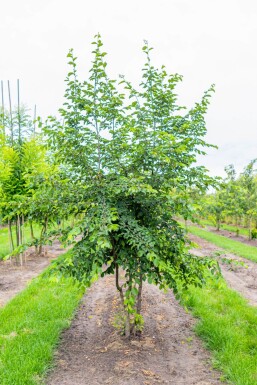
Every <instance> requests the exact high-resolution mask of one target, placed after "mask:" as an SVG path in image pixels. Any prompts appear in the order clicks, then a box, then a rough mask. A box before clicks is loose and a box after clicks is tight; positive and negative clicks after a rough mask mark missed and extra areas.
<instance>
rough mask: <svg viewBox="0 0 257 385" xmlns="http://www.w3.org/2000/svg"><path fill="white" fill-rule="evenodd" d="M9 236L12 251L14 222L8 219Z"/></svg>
mask: <svg viewBox="0 0 257 385" xmlns="http://www.w3.org/2000/svg"><path fill="white" fill-rule="evenodd" d="M8 236H9V243H10V252H12V251H13V250H14V243H13V235H12V222H11V221H10V219H8Z"/></svg>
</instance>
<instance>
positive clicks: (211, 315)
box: [182, 279, 257, 385]
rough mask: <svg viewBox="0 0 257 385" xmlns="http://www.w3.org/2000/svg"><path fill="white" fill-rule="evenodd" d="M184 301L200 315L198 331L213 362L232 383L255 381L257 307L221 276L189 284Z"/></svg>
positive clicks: (251, 384)
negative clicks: (195, 285)
mask: <svg viewBox="0 0 257 385" xmlns="http://www.w3.org/2000/svg"><path fill="white" fill-rule="evenodd" d="M182 298H183V299H182V300H183V302H184V304H185V305H186V306H187V307H189V308H190V309H191V310H192V313H193V315H194V316H196V317H198V318H199V322H198V323H197V325H196V329H195V330H196V332H197V334H198V335H199V336H200V337H201V338H202V339H203V340H204V341H205V343H206V346H207V347H208V348H209V349H210V350H211V351H212V352H213V366H214V367H215V368H218V369H220V370H222V372H223V376H222V379H224V380H229V381H231V382H232V383H233V384H234V385H256V384H257V308H256V307H251V306H249V305H248V304H247V302H246V300H245V299H244V298H242V297H241V296H240V295H239V294H238V293H237V292H235V291H233V290H231V289H229V288H228V287H227V285H226V284H225V282H224V280H223V279H220V280H219V281H215V282H213V281H210V282H209V283H208V285H207V287H205V288H203V289H199V288H190V290H189V292H188V293H186V294H184V295H183V297H182Z"/></svg>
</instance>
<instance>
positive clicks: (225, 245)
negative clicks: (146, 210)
mask: <svg viewBox="0 0 257 385" xmlns="http://www.w3.org/2000/svg"><path fill="white" fill-rule="evenodd" d="M188 231H189V232H190V233H191V234H194V235H197V236H198V237H200V238H203V239H205V240H207V241H209V242H211V243H213V244H214V245H216V246H218V247H221V248H222V249H224V250H227V251H229V252H231V253H233V254H235V255H238V256H240V257H243V258H246V259H249V260H251V261H254V262H257V247H255V246H249V245H246V244H244V243H241V242H238V241H234V240H233V239H229V238H226V237H224V236H223V235H218V234H214V233H212V232H210V231H207V230H203V229H200V228H198V227H195V226H189V227H188ZM256 384H257V382H256Z"/></svg>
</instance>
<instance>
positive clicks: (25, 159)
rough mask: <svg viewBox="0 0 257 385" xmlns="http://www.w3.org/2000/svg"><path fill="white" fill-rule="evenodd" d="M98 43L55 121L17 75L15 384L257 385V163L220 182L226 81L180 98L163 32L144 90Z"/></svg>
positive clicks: (6, 352) (0, 205) (11, 271)
mask: <svg viewBox="0 0 257 385" xmlns="http://www.w3.org/2000/svg"><path fill="white" fill-rule="evenodd" d="M92 45H93V51H92V56H93V60H92V61H91V64H90V65H91V68H90V70H89V73H88V77H87V78H86V80H85V79H80V77H79V74H78V68H80V66H77V57H76V56H75V54H74V52H73V50H72V49H71V50H70V51H69V52H68V55H67V59H68V66H69V71H68V74H67V77H66V80H65V82H66V91H65V95H64V97H65V102H64V104H63V106H62V107H61V108H60V109H59V112H58V115H56V116H49V117H48V118H47V120H46V121H43V120H42V119H41V118H37V117H36V116H34V118H32V117H31V116H30V114H29V113H28V110H27V109H26V107H25V106H22V105H21V104H20V97H19V81H18V82H17V94H18V105H17V106H14V105H13V103H11V94H10V84H9V81H8V82H7V85H8V101H9V106H8V108H6V105H5V104H4V100H7V99H5V98H4V84H5V83H4V82H3V81H1V91H2V106H1V109H0V384H1V385H61V384H63V385H65V384H66V385H75V384H76V385H103V384H113V385H134V384H137V385H157V384H168V385H222V384H228V385H229V384H232V385H257V307H256V306H257V295H256V288H257V287H256V278H257V269H256V266H257V247H256V240H255V239H256V237H257V211H256V208H255V206H256V202H257V179H256V171H255V168H254V165H255V162H256V161H255V160H253V161H251V162H250V163H249V164H248V166H246V168H245V170H244V172H243V173H242V174H240V175H239V176H238V177H237V176H236V173H235V170H234V167H233V166H232V165H230V166H229V167H227V168H226V172H227V176H226V178H225V179H224V180H221V178H213V177H210V176H209V174H208V171H207V170H206V168H205V167H202V166H198V165H197V159H198V155H199V154H201V155H204V154H205V151H207V149H208V148H209V147H214V146H213V145H212V144H210V143H207V142H206V141H205V137H206V133H207V128H206V123H205V116H206V114H207V111H208V106H209V103H210V99H211V96H212V94H213V92H214V85H211V86H210V87H209V88H208V89H207V90H206V91H205V92H204V93H203V96H202V98H201V99H200V100H198V101H197V102H196V103H195V104H194V105H193V106H192V107H185V106H180V105H179V104H178V98H177V93H176V87H177V86H178V85H179V83H180V82H181V81H182V76H180V75H178V74H169V73H168V71H167V70H166V68H165V66H162V67H161V68H156V67H155V66H154V65H153V64H152V58H151V51H152V47H150V46H149V45H148V42H147V41H145V42H144V45H143V47H142V53H143V55H144V57H145V64H144V65H143V67H142V79H141V82H140V83H139V85H134V84H132V83H131V82H130V81H129V80H127V79H126V77H125V76H123V75H121V76H119V77H118V78H117V79H111V78H110V77H109V75H108V66H107V61H106V55H107V54H106V52H105V51H104V50H103V43H102V39H101V36H100V35H99V34H97V35H96V36H95V37H94V41H93V42H92ZM13 106H14V107H13ZM210 191H214V192H212V193H210ZM176 218H180V220H182V219H183V220H184V221H185V223H186V224H188V223H192V222H190V221H194V220H196V219H197V221H198V223H200V221H201V220H203V218H206V220H208V221H211V223H213V224H214V225H215V228H216V229H217V231H215V229H214V228H211V227H210V226H209V225H208V226H209V227H207V228H206V229H202V228H200V227H197V226H189V227H188V230H189V233H187V231H186V229H185V228H184V227H183V226H182V225H181V224H180V223H179V221H177V220H176ZM223 222H229V223H232V225H231V226H232V227H230V228H228V227H226V228H225V226H224V227H223V229H221V224H222V223H223ZM244 226H245V228H247V235H248V240H247V239H246V232H245V230H242V228H243V227H244ZM232 228H233V231H234V232H235V234H234V235H232V234H231V233H230V230H232ZM240 232H241V233H240ZM190 239H191V242H190Z"/></svg>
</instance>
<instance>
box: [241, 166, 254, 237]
mask: <svg viewBox="0 0 257 385" xmlns="http://www.w3.org/2000/svg"><path fill="white" fill-rule="evenodd" d="M256 161H257V159H253V160H252V161H251V162H250V163H249V164H248V165H247V166H246V167H245V169H244V171H243V173H242V174H241V178H240V183H241V185H242V187H243V189H244V203H243V207H244V213H245V215H246V217H247V219H248V229H249V240H250V239H251V238H252V220H253V218H254V217H256V215H257V208H256V201H257V184H256V179H255V176H256V170H255V169H254V165H255V163H256Z"/></svg>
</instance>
